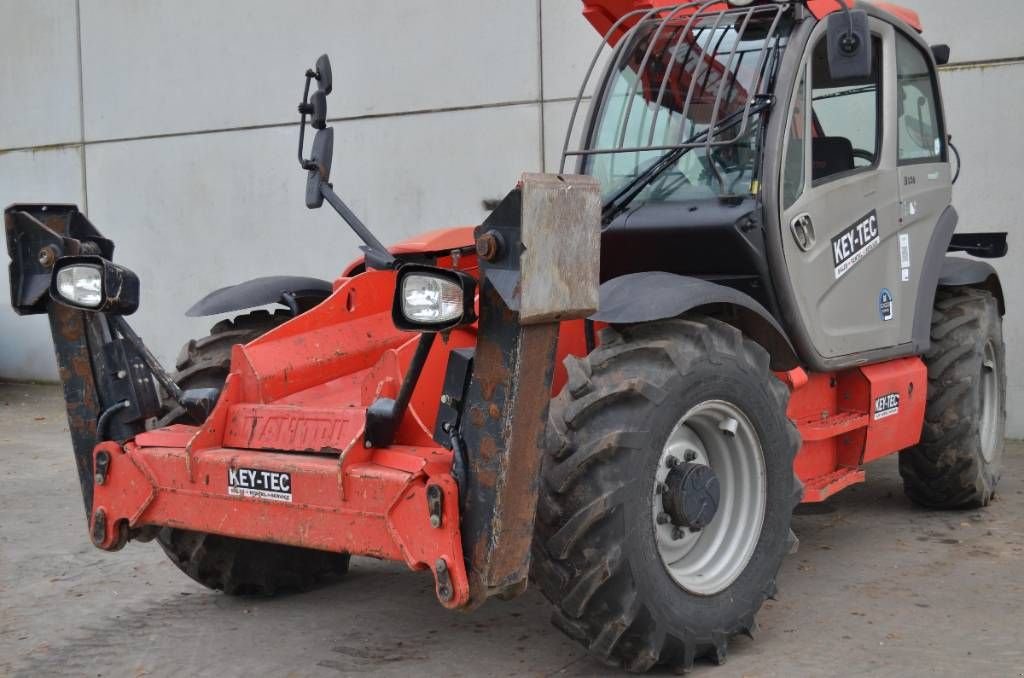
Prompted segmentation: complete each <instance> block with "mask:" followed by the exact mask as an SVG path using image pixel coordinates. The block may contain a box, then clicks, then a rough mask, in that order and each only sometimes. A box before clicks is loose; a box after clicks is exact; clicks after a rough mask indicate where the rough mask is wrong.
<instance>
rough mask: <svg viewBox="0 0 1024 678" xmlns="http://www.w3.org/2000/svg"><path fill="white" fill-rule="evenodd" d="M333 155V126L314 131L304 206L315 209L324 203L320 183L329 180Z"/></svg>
mask: <svg viewBox="0 0 1024 678" xmlns="http://www.w3.org/2000/svg"><path fill="white" fill-rule="evenodd" d="M333 157H334V128H333V127H328V128H327V129H322V130H320V131H319V132H317V133H316V136H315V137H314V138H313V150H312V152H311V154H310V158H309V162H308V164H307V166H306V169H307V170H309V174H308V175H307V177H306V207H308V208H309V209H311V210H312V209H316V208H317V207H320V206H321V205H323V204H324V195H323V193H322V192H321V191H320V184H322V183H327V182H329V181H330V180H331V161H332V159H333Z"/></svg>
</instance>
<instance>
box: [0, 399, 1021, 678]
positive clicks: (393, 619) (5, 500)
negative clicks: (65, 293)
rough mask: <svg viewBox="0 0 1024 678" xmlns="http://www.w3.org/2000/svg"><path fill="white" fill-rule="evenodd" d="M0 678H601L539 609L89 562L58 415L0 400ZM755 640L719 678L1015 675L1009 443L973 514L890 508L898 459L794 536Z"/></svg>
mask: <svg viewBox="0 0 1024 678" xmlns="http://www.w3.org/2000/svg"><path fill="white" fill-rule="evenodd" d="M0 483H2V485H0V487H2V490H0V675H7V674H13V675H33V676H35V675H53V674H59V675H65V674H66V675H80V676H84V675H89V676H126V675H131V676H172V675H174V676H177V675H195V674H203V675H217V676H234V675H287V676H313V675H326V676H332V675H339V674H341V675H350V674H357V673H358V674H372V675H379V676H407V675H410V674H411V675H445V676H476V675H487V676H491V677H497V676H506V675H538V676H539V675H566V676H582V675H597V674H602V675H603V674H606V673H607V670H606V669H605V668H604V667H603V666H601V665H600V664H598V663H596V662H594V661H592V660H590V659H589V658H587V657H586V655H585V654H584V652H583V651H582V650H581V649H580V648H578V647H577V646H576V644H575V643H573V642H570V641H568V640H566V639H564V638H563V637H562V635H561V634H560V633H559V632H558V631H556V630H555V629H554V628H553V627H551V626H550V625H549V623H548V611H547V604H546V603H545V601H544V600H542V599H541V597H540V595H538V594H536V593H535V592H532V591H531V592H529V593H527V594H526V595H525V596H522V597H521V598H519V599H518V600H515V601H513V602H508V603H502V602H491V603H488V604H487V605H485V606H484V607H483V608H482V609H480V610H478V611H476V612H473V613H471V614H458V613H451V612H446V611H445V610H443V609H442V608H441V607H440V606H439V605H438V604H437V602H436V601H435V599H434V595H433V592H432V584H431V579H430V577H429V576H428V575H426V574H423V573H410V572H406V571H405V570H404V568H402V567H399V566H396V565H391V564H387V563H381V562H377V561H373V560H367V559H361V558H359V559H355V558H354V559H353V567H352V572H351V574H350V575H349V576H348V577H347V578H346V579H344V580H343V581H341V582H340V583H338V584H336V585H334V586H332V587H329V588H326V589H322V590H319V591H314V592H310V593H306V594H301V595H294V596H291V597H285V598H280V599H244V598H243V599H238V598H228V597H226V596H223V595H220V594H218V593H212V592H209V591H207V590H205V589H203V588H202V587H200V586H199V585H197V584H195V583H193V582H192V581H191V580H190V579H188V578H186V577H185V576H184V575H183V574H181V573H180V572H178V570H177V569H175V567H174V566H173V565H171V564H170V562H169V561H167V560H166V559H165V557H164V556H163V553H162V552H161V551H160V549H159V548H158V547H157V546H156V545H155V544H130V545H129V546H128V547H127V548H126V549H125V550H123V551H121V552H120V553H113V554H111V553H105V552H102V551H99V550H96V549H95V548H93V547H92V546H91V545H90V542H89V539H88V536H87V535H86V531H85V522H84V516H83V512H82V501H81V497H80V495H79V490H78V486H77V484H76V480H75V474H74V471H73V467H72V463H71V453H70V443H69V440H68V436H67V426H66V422H65V419H64V413H63V403H62V402H61V399H60V396H59V393H58V390H57V389H56V388H54V387H52V386H24V385H0ZM794 529H795V530H796V533H797V534H798V535H799V537H800V539H801V548H800V552H799V553H798V554H797V555H795V556H791V557H790V558H788V559H787V561H786V563H785V564H784V565H783V570H782V574H781V581H780V588H781V592H780V594H779V597H778V600H777V601H769V602H768V604H767V605H766V606H765V608H764V609H763V610H762V612H761V614H760V615H759V617H758V621H759V622H760V625H761V631H760V633H759V634H758V635H757V639H756V641H750V640H748V639H746V638H737V639H734V640H733V642H732V644H731V646H730V654H729V660H728V663H727V664H726V665H725V666H722V667H714V666H711V665H709V664H699V665H698V666H697V667H696V668H695V670H694V674H695V675H698V676H709V677H714V678H725V677H727V676H751V677H753V676H812V675H814V676H817V675H835V674H841V675H863V676H935V675H968V674H973V675H977V676H1021V675H1024V630H1022V620H1021V610H1022V609H1024V444H1022V443H1020V442H1017V443H1011V444H1010V445H1009V447H1008V448H1007V458H1006V470H1005V473H1004V476H1003V481H1002V485H1001V487H1000V495H999V497H998V499H997V501H996V502H995V503H993V505H992V506H991V507H990V508H988V509H986V510H984V511H969V512H965V513H935V512H930V511H924V510H921V509H918V508H915V507H914V506H912V505H911V504H909V503H908V502H907V500H906V499H904V498H903V494H902V491H901V489H900V482H899V477H898V474H897V473H896V465H895V461H894V460H891V459H890V460H883V461H881V462H878V463H876V464H875V465H873V466H871V467H870V471H869V480H868V482H867V483H866V484H864V485H861V486H858V487H854V488H851V489H849V490H847V491H845V492H844V493H842V494H840V495H839V496H838V497H835V498H833V499H832V500H830V501H829V502H827V503H825V504H823V505H820V506H818V507H815V511H814V512H813V513H804V514H802V515H798V516H796V517H795V518H794Z"/></svg>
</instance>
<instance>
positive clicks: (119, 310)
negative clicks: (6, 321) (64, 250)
mask: <svg viewBox="0 0 1024 678" xmlns="http://www.w3.org/2000/svg"><path fill="white" fill-rule="evenodd" d="M50 298H51V299H53V300H54V301H57V302H60V303H62V304H64V305H65V306H71V307H72V308H77V309H81V310H83V311H97V312H100V313H111V314H114V315H131V314H132V313H134V312H135V310H136V309H137V308H138V307H139V277H138V276H137V275H135V274H134V273H133V272H132V271H130V270H128V269H127V268H125V267H124V266H118V265H117V264H114V263H111V262H110V261H107V260H106V259H104V258H103V257H99V256H95V255H81V256H70V257H61V258H60V259H58V260H57V262H56V263H55V264H54V266H53V277H52V278H51V279H50Z"/></svg>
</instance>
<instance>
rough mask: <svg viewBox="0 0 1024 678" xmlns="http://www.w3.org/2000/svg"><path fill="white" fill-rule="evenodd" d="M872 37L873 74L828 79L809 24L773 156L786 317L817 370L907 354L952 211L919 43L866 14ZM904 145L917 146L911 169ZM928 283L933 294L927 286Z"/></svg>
mask: <svg viewBox="0 0 1024 678" xmlns="http://www.w3.org/2000/svg"><path fill="white" fill-rule="evenodd" d="M870 29H871V32H872V41H873V50H874V61H875V66H874V72H873V74H872V77H870V78H867V79H863V80H858V81H844V82H835V81H832V80H831V79H830V76H829V73H828V68H827V53H826V50H825V48H824V47H823V44H824V40H825V27H824V26H823V25H820V24H819V25H818V26H817V27H815V29H814V31H813V33H812V34H811V37H810V40H809V41H808V43H807V47H806V49H805V53H804V56H803V60H802V62H801V64H800V66H799V67H798V70H797V73H798V75H797V85H796V87H795V88H794V94H793V97H792V101H791V102H790V104H789V108H788V116H789V117H788V120H787V123H786V129H785V132H784V145H783V150H782V152H781V156H782V157H781V158H780V159H779V164H780V165H781V172H782V176H781V178H780V182H779V187H778V188H779V210H780V221H779V228H780V236H781V252H782V256H783V258H784V269H785V270H784V273H783V275H785V276H787V280H786V281H784V282H783V284H782V285H780V287H781V288H782V289H783V290H786V289H787V288H788V290H789V292H790V294H789V299H788V301H789V306H790V312H789V313H788V316H789V317H788V318H787V320H789V322H790V324H791V325H795V327H793V328H792V330H793V332H794V334H795V335H797V343H798V344H799V345H801V348H802V349H803V352H804V353H805V354H810V355H805V358H806V359H807V360H808V363H809V364H810V365H811V366H812V367H814V368H816V369H824V368H832V369H834V368H838V367H843V366H848V365H853V364H858V363H863V362H868V361H873V360H878V359H882V358H891V357H895V356H897V355H900V354H910V353H913V352H914V350H915V341H914V339H915V338H914V325H915V322H914V321H915V308H916V307H917V306H918V305H919V304H920V303H922V301H923V303H925V304H927V307H928V308H929V310H930V307H931V301H932V296H931V294H930V293H929V294H925V292H926V290H924V289H923V287H922V270H923V269H924V267H925V257H926V254H927V251H928V249H929V244H930V240H931V238H932V236H933V233H934V231H935V225H936V223H937V222H938V220H939V217H940V215H941V214H942V213H943V211H944V210H945V208H946V207H947V206H948V205H949V203H950V192H951V191H950V174H949V165H948V162H946V155H945V147H944V138H945V137H944V132H943V131H942V129H943V128H942V122H941V121H942V118H941V104H940V103H939V101H940V99H939V97H938V93H937V91H933V88H932V85H931V83H932V81H933V80H934V78H933V71H932V67H931V62H930V61H925V65H924V67H923V70H922V67H921V65H920V64H919V63H916V62H914V59H913V58H912V56H913V55H912V54H911V55H908V52H907V48H908V47H909V48H911V49H913V50H917V49H918V46H917V45H916V43H912V42H910V41H909V40H908V39H907V38H905V37H903V36H902V34H901V33H900V32H899V31H898V30H897V29H895V28H894V27H893V26H892V25H890V24H888V23H886V22H884V21H881V20H879V19H877V18H874V17H872V18H871V19H870ZM901 40H902V41H904V42H905V43H906V44H905V45H902V47H901V46H899V45H900V41H901ZM901 56H902V57H903V58H902V60H901V58H900V57H901ZM912 62H913V63H912ZM900 63H903V68H902V72H903V80H902V81H901V80H900V70H899V69H898V68H897V66H898V64H900ZM918 90H923V91H922V92H920V93H919V91H918ZM929 92H932V93H931V94H930V93H929ZM901 95H902V96H903V97H904V99H903V100H901V99H900V97H901ZM922 96H923V97H924V98H925V101H924V102H923V103H922V102H921V101H920V99H921V97H922ZM907 98H910V99H911V103H912V105H907V104H906V99H907ZM929 102H930V103H929ZM911 114H913V118H912V119H911V117H910V116H911ZM922 118H923V119H922ZM908 126H909V127H910V129H911V132H910V133H908V132H907V131H906V129H907V128H908ZM901 132H902V135H901ZM932 135H939V139H940V140H939V143H938V152H937V153H931V154H927V153H925V151H926V150H929V149H931V150H934V149H935V148H936V145H935V143H934V142H933V140H932ZM901 143H902V144H903V145H902V146H901ZM909 146H915V148H916V149H917V150H916V154H917V155H916V157H914V158H913V162H907V159H906V157H907V155H908V153H909V152H910V151H909V150H908V147H909ZM901 157H902V158H903V160H902V161H901ZM942 245H943V248H944V247H945V243H942ZM925 284H926V285H927V283H925ZM928 286H929V287H930V288H931V289H930V290H928V292H934V282H932V283H931V285H928ZM923 297H927V299H926V300H923ZM926 339H927V338H926ZM926 339H925V340H926Z"/></svg>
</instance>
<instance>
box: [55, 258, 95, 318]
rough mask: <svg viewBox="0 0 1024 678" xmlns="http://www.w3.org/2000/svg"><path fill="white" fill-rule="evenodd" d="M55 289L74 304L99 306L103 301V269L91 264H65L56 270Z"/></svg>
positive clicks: (89, 306)
mask: <svg viewBox="0 0 1024 678" xmlns="http://www.w3.org/2000/svg"><path fill="white" fill-rule="evenodd" d="M56 289H57V293H58V294H60V296H61V297H63V298H64V300H65V301H70V302H71V303H72V304H74V305H75V306H85V307H86V308H99V307H100V304H102V303H103V269H101V268H100V267H99V266H94V265H93V264H76V265H73V266H65V267H64V268H62V269H60V270H59V271H57V276H56Z"/></svg>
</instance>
